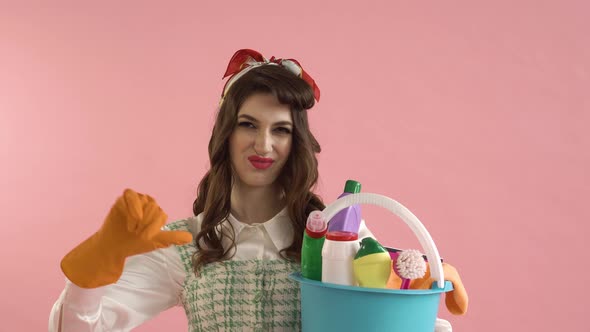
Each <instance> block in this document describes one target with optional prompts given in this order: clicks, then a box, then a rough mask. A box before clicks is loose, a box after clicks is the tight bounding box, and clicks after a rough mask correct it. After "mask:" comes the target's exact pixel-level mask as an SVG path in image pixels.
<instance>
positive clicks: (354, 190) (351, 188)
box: [344, 180, 361, 194]
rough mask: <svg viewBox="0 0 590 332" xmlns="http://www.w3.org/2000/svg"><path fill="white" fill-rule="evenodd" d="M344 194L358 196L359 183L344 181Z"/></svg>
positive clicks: (359, 190)
mask: <svg viewBox="0 0 590 332" xmlns="http://www.w3.org/2000/svg"><path fill="white" fill-rule="evenodd" d="M344 192H345V193H351V194H358V193H360V192H361V184H360V182H357V181H354V180H346V184H345V185H344Z"/></svg>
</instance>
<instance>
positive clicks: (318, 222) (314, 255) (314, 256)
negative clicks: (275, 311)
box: [301, 211, 328, 281]
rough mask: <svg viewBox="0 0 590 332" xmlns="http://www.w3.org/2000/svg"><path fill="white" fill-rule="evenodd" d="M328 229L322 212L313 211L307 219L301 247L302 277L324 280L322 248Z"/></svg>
mask: <svg viewBox="0 0 590 332" xmlns="http://www.w3.org/2000/svg"><path fill="white" fill-rule="evenodd" d="M327 228H328V221H327V220H326V218H325V217H324V215H323V214H322V213H321V212H320V211H313V212H311V213H310V214H309V217H307V223H306V226H305V232H304V234H303V244H302V246H301V276H303V277H304V278H307V279H312V280H317V281H321V280H322V248H323V246H324V241H325V239H326V231H327Z"/></svg>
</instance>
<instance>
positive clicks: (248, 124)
mask: <svg viewBox="0 0 590 332" xmlns="http://www.w3.org/2000/svg"><path fill="white" fill-rule="evenodd" d="M238 126H240V127H244V128H256V127H255V126H254V124H253V123H252V122H249V121H242V122H239V123H238Z"/></svg>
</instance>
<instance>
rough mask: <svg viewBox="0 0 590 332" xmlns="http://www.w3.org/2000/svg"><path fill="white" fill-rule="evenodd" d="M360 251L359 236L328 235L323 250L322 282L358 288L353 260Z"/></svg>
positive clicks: (345, 234) (351, 233) (334, 232)
mask: <svg viewBox="0 0 590 332" xmlns="http://www.w3.org/2000/svg"><path fill="white" fill-rule="evenodd" d="M358 250H359V241H358V234H357V233H353V232H345V231H332V232H328V233H326V241H325V242H324V247H323V248H322V282H329V283H332V284H339V285H346V286H356V281H355V278H354V272H353V269H352V260H353V259H354V256H355V255H356V253H357V251H358Z"/></svg>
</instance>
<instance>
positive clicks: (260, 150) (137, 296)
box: [49, 50, 370, 331]
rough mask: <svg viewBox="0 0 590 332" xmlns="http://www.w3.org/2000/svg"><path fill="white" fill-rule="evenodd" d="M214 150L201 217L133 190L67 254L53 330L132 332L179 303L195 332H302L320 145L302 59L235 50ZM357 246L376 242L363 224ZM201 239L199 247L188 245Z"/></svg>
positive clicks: (197, 208)
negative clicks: (172, 210) (297, 277)
mask: <svg viewBox="0 0 590 332" xmlns="http://www.w3.org/2000/svg"><path fill="white" fill-rule="evenodd" d="M229 75H232V77H231V78H230V79H229V81H228V83H227V84H226V86H225V88H224V92H223V94H222V102H221V106H220V109H219V112H218V114H217V119H216V121H215V125H214V128H213V133H212V136H211V139H210V141H209V158H210V169H209V171H208V172H207V173H206V174H205V176H204V178H203V179H202V181H201V183H200V185H199V190H198V196H197V198H196V200H195V202H194V206H193V210H194V213H195V217H192V218H189V219H186V220H181V221H178V222H175V223H172V224H169V225H167V226H166V227H165V229H163V230H162V229H161V227H162V226H163V225H164V223H165V222H166V218H167V217H166V214H165V213H164V212H163V211H162V210H161V209H160V207H159V206H158V205H157V203H156V202H155V200H154V199H153V198H151V197H150V196H147V195H142V194H139V193H136V192H134V191H132V190H126V191H125V192H124V194H123V195H122V196H121V197H120V198H119V199H118V200H117V201H116V203H115V204H114V206H113V208H112V209H111V211H110V213H109V215H108V216H107V218H106V220H105V222H104V224H103V226H102V228H101V229H100V230H99V231H98V232H97V233H96V234H94V235H93V236H91V237H90V238H89V239H87V240H86V241H84V242H83V243H81V244H80V245H79V246H78V247H76V248H75V249H73V250H72V251H71V252H70V253H68V254H67V255H66V256H65V257H64V259H63V260H62V264H61V266H62V270H63V271H64V274H65V275H66V276H67V277H68V280H67V282H66V287H65V289H64V291H63V292H62V294H61V296H60V298H59V299H58V301H57V302H56V303H55V305H54V307H53V310H52V313H51V317H50V328H49V330H50V331H113V330H116V331H119V330H124V331H127V330H130V329H132V328H133V327H136V326H138V325H140V324H141V323H143V322H145V321H146V320H148V319H150V318H152V317H154V316H155V315H157V314H158V313H160V312H162V311H164V310H166V309H168V308H170V307H173V306H175V305H181V304H182V305H183V306H184V309H185V311H186V314H187V318H188V322H189V330H190V331H209V330H212V331H217V330H261V331H270V330H276V331H280V330H285V331H291V330H299V329H300V309H299V289H298V285H297V284H296V283H294V282H291V281H290V280H289V279H288V278H287V276H288V274H289V273H291V272H293V271H296V270H298V262H299V258H300V250H301V244H302V235H303V231H304V227H305V226H304V225H305V221H306V217H307V215H308V214H309V213H310V212H311V211H313V210H321V209H323V208H324V204H323V203H322V200H321V199H320V198H319V197H318V196H317V195H315V194H314V193H313V192H312V189H313V187H314V185H315V184H316V181H317V178H318V169H317V165H318V162H317V159H316V156H315V154H316V153H319V152H320V145H319V144H318V142H317V140H316V139H315V138H314V136H313V135H312V133H311V132H310V129H309V125H308V119H307V110H309V109H311V108H312V107H313V106H314V103H315V101H314V99H319V89H318V88H317V86H316V85H315V82H314V81H313V80H312V79H311V77H310V76H309V75H307V73H305V72H304V71H303V70H302V69H301V66H300V65H299V64H298V63H297V62H296V61H295V60H277V59H274V58H271V59H270V60H266V59H264V58H263V57H262V56H261V55H260V54H259V53H257V52H255V51H252V50H240V51H238V52H236V54H235V55H234V57H233V58H232V60H231V61H230V65H229V66H228V70H227V72H226V76H229ZM361 227H362V228H361V234H359V236H360V237H364V236H368V235H370V232H369V231H368V230H367V229H366V228H365V227H364V225H362V226H361ZM193 239H194V240H193Z"/></svg>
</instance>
